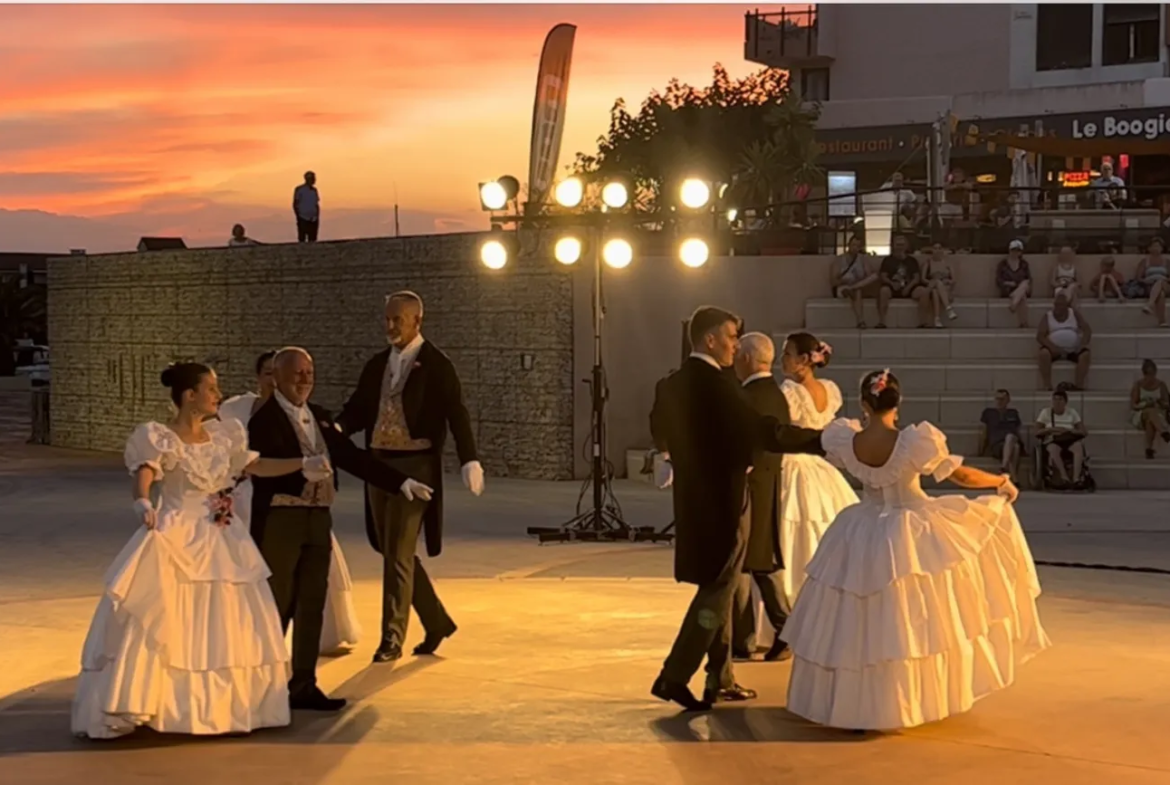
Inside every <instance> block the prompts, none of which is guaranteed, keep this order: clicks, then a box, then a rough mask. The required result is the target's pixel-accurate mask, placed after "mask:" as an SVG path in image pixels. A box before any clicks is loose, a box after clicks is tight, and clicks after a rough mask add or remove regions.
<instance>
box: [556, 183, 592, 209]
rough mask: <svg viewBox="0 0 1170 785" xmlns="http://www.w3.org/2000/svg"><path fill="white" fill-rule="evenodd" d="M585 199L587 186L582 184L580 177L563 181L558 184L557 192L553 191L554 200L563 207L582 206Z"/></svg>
mask: <svg viewBox="0 0 1170 785" xmlns="http://www.w3.org/2000/svg"><path fill="white" fill-rule="evenodd" d="M584 197H585V184H584V183H582V182H581V178H579V177H570V178H569V179H568V180H561V181H560V182H559V183H557V187H556V190H554V191H553V198H554V199H556V201H557V204H559V205H560V206H561V207H576V206H577V205H579V204H581V200H582V199H583V198H584Z"/></svg>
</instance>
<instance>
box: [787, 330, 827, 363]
mask: <svg viewBox="0 0 1170 785" xmlns="http://www.w3.org/2000/svg"><path fill="white" fill-rule="evenodd" d="M785 340H786V341H787V342H788V343H790V344H792V346H793V347H794V348H795V349H796V353H797V354H807V355H808V359H809V362H810V363H811V364H812V366H813V367H814V368H824V367H825V366H826V365H828V364H829V360H831V359H833V347H832V346H829V345H828V344H827V343H825V342H824V341H822V340H821V339H820V338H818V337H816V336H815V335H813V334H812V333H803V332H802V333H789V334H788V337H787V338H785Z"/></svg>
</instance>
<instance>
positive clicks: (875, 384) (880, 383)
mask: <svg viewBox="0 0 1170 785" xmlns="http://www.w3.org/2000/svg"><path fill="white" fill-rule="evenodd" d="M889 383H890V369H889V368H883V369H882V372H881V373H879V374H878V375H877V376H875V377H873V381H872V382H870V383H869V391H870V393H871V394H872V395H874V396H877V395H881V392H882V390H884V389H886V385H888V384H889Z"/></svg>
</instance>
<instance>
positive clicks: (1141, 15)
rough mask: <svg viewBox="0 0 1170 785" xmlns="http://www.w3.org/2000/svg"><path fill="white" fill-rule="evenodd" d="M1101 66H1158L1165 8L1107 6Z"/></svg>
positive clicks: (1125, 5) (1124, 4)
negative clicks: (1141, 64) (1148, 64)
mask: <svg viewBox="0 0 1170 785" xmlns="http://www.w3.org/2000/svg"><path fill="white" fill-rule="evenodd" d="M1103 10H1104V18H1103V21H1104V25H1103V30H1102V32H1101V63H1102V64H1103V65H1125V64H1126V63H1156V62H1158V60H1159V55H1160V51H1159V50H1160V48H1161V38H1162V19H1161V17H1162V6H1161V5H1154V4H1145V3H1122V4H1118V5H1111V4H1109V3H1105V4H1104V8H1103Z"/></svg>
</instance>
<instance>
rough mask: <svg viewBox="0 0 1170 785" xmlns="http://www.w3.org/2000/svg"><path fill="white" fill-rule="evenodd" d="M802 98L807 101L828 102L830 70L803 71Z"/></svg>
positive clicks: (801, 74)
mask: <svg viewBox="0 0 1170 785" xmlns="http://www.w3.org/2000/svg"><path fill="white" fill-rule="evenodd" d="M800 97H801V99H802V100H805V101H828V100H829V69H828V68H804V69H802V70H801V72H800Z"/></svg>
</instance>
